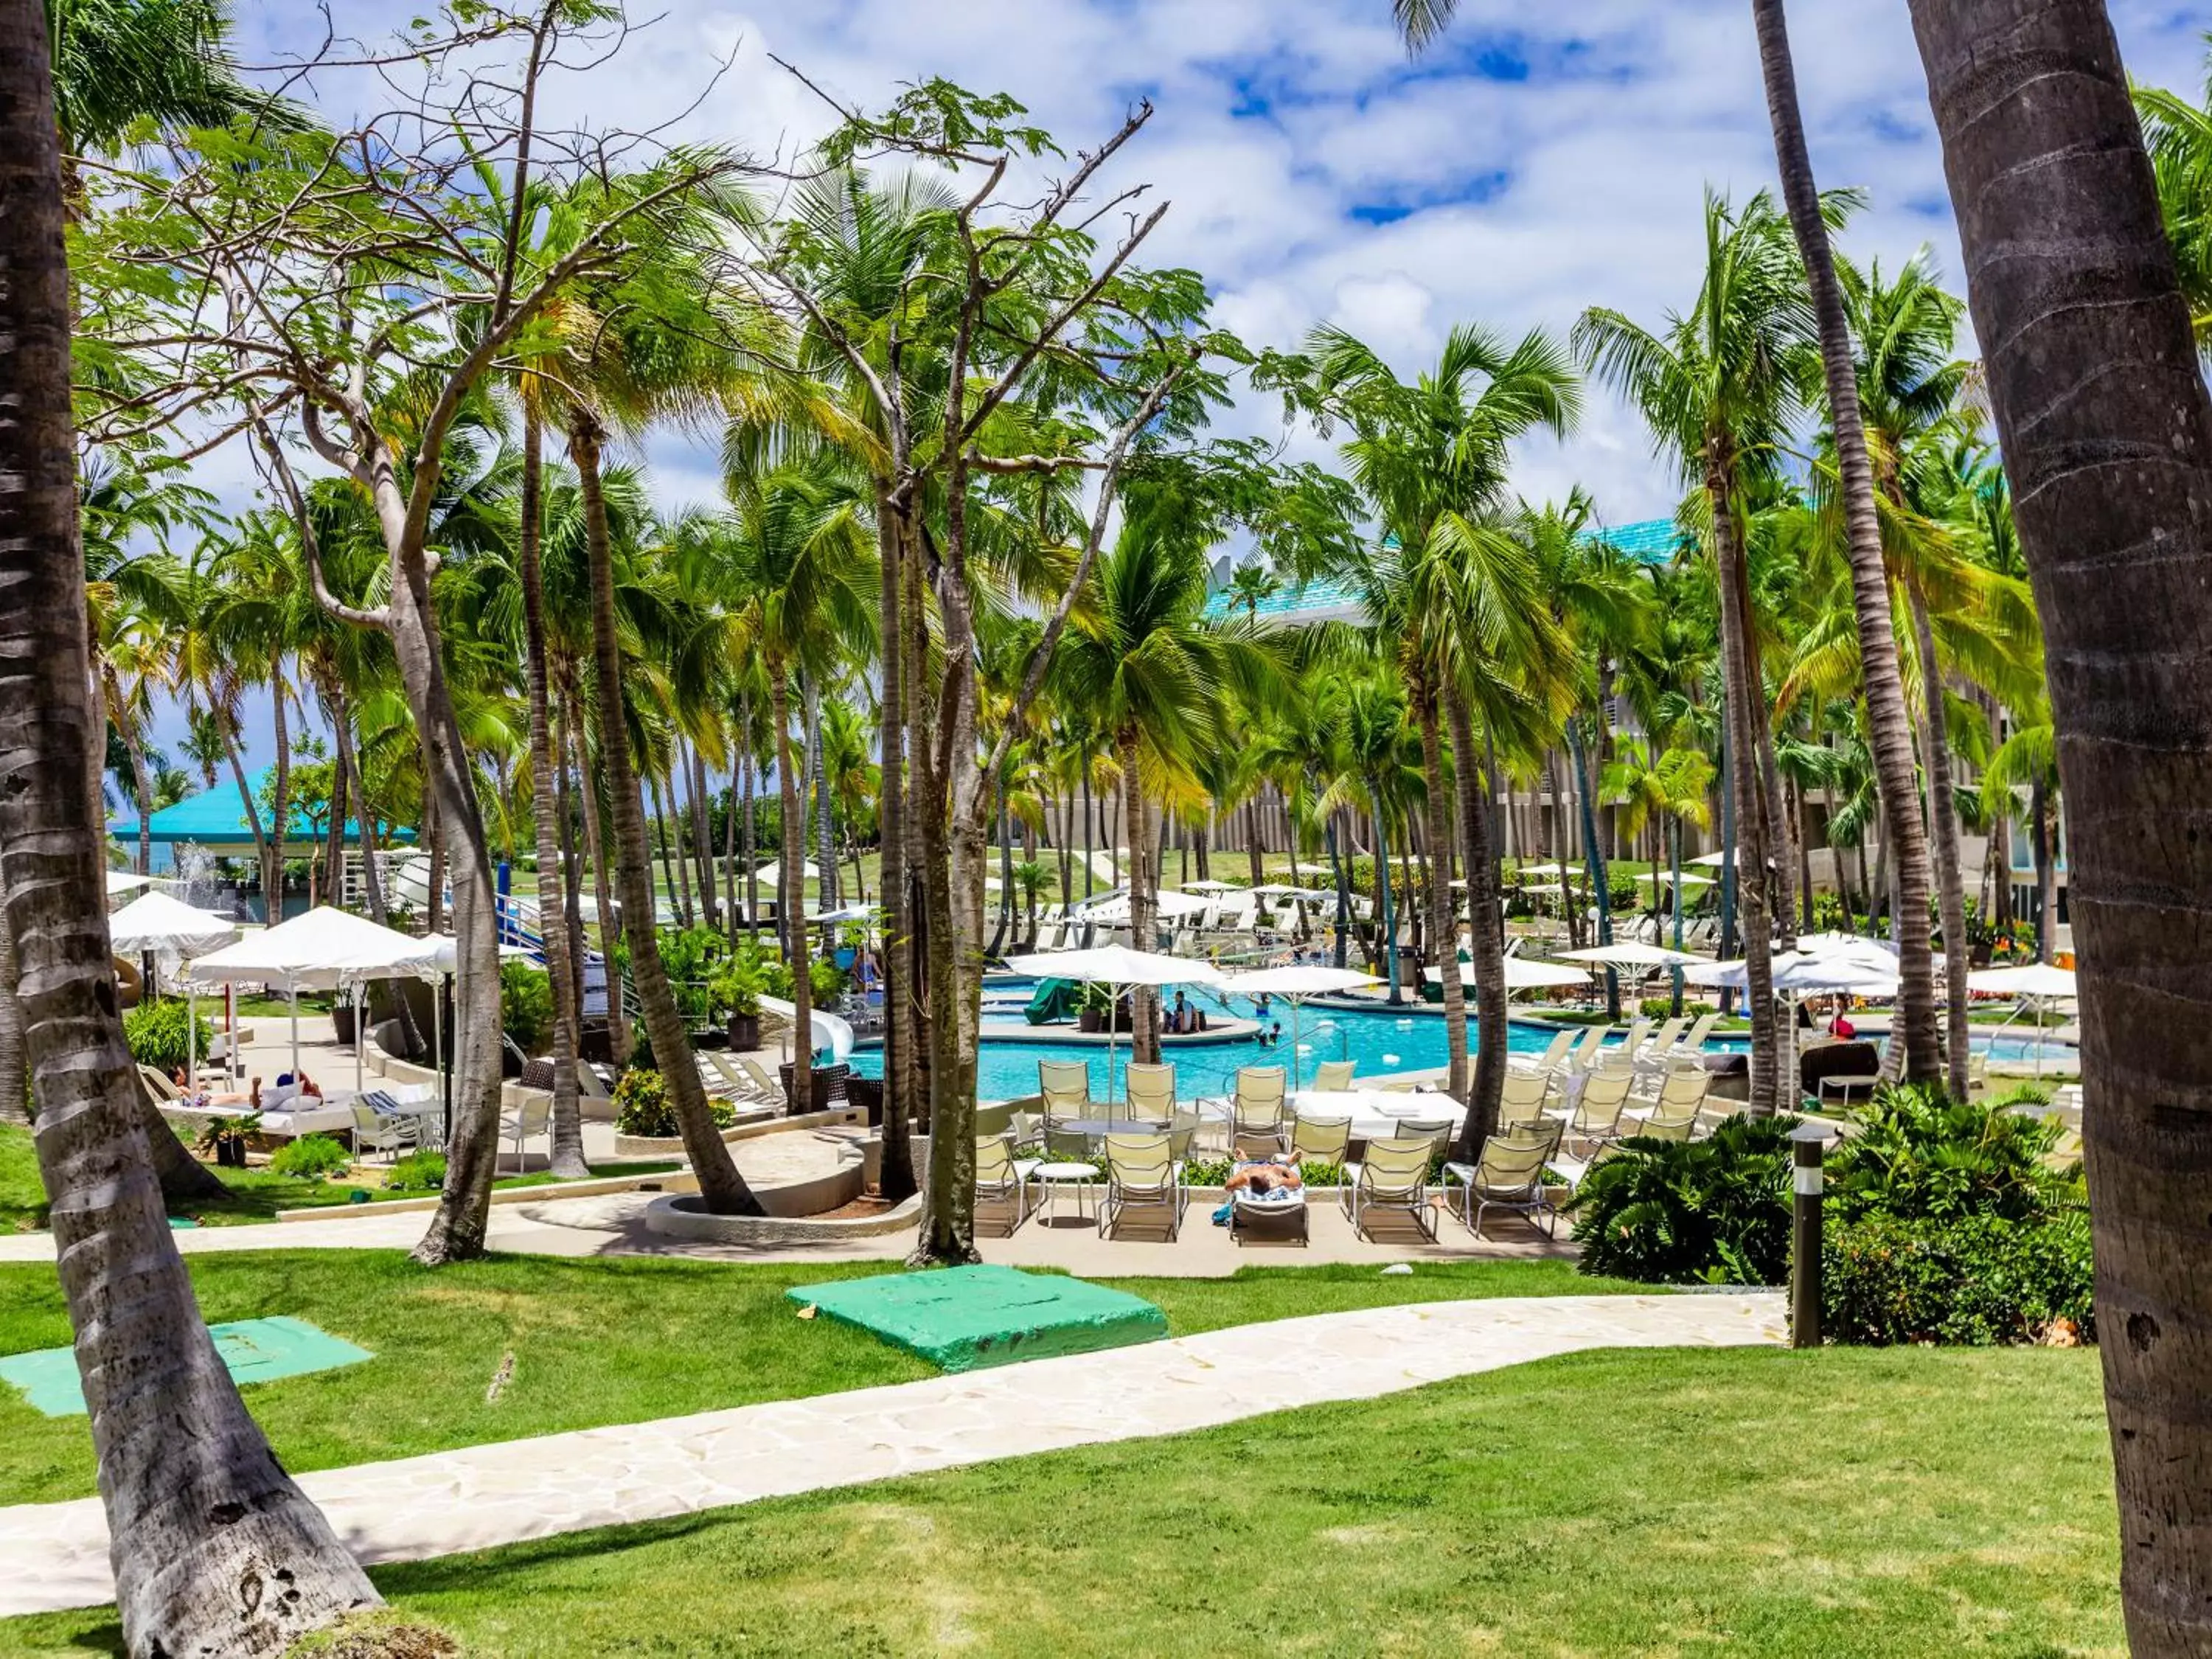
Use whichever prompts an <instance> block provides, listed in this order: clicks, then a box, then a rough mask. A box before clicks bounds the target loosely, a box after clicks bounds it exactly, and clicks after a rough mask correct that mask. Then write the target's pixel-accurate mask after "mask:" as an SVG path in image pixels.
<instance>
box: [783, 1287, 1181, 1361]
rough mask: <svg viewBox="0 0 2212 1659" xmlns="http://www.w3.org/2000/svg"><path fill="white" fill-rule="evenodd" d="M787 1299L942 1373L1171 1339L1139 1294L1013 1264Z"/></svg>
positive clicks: (814, 1290) (807, 1291)
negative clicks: (924, 1361)
mask: <svg viewBox="0 0 2212 1659" xmlns="http://www.w3.org/2000/svg"><path fill="white" fill-rule="evenodd" d="M784 1295H785V1297H787V1298H788V1299H789V1300H791V1301H793V1302H796V1303H799V1304H800V1305H802V1306H811V1307H812V1308H814V1309H815V1310H817V1311H818V1312H820V1313H822V1314H825V1315H827V1316H829V1318H831V1319H836V1320H840V1321H842V1322H844V1323H846V1324H848V1325H857V1326H859V1327H860V1328H861V1329H862V1330H864V1331H869V1332H872V1333H873V1334H875V1335H877V1336H878V1337H880V1338H882V1339H883V1340H884V1341H886V1342H888V1343H890V1345H891V1346H893V1347H895V1348H903V1349H905V1350H906V1351H907V1352H908V1353H914V1354H919V1355H921V1357H922V1358H924V1359H927V1360H928V1361H929V1362H930V1363H931V1364H933V1365H936V1366H938V1367H939V1368H940V1369H942V1370H948V1371H972V1370H981V1368H983V1367H985V1366H987V1365H1010V1364H1013V1363H1014V1362H1015V1361H1016V1360H1019V1359H1048V1358H1052V1357H1053V1356H1054V1355H1056V1354H1064V1353H1092V1352H1097V1350H1099V1349H1101V1348H1119V1347H1123V1346H1127V1345H1128V1344H1130V1343H1132V1342H1154V1341H1158V1340H1159V1339H1160V1338H1162V1337H1164V1336H1165V1335H1166V1334H1168V1318H1167V1316H1166V1315H1165V1314H1164V1313H1162V1312H1161V1311H1160V1310H1158V1308H1156V1307H1154V1306H1153V1305H1152V1304H1151V1303H1149V1302H1147V1301H1146V1300H1144V1299H1143V1298H1142V1297H1134V1296H1131V1295H1129V1294H1128V1293H1127V1291H1113V1290H1109V1289H1107V1288H1106V1287H1105V1286H1104V1285H1092V1284H1089V1283H1087V1282H1085V1280H1083V1279H1066V1278H1062V1277H1060V1276H1059V1275H1057V1274H1042V1273H1023V1272H1021V1271H1020V1270H1019V1269H1018V1268H1014V1267H941V1268H938V1269H935V1270H934V1271H932V1272H929V1273H889V1274H886V1275H884V1277H882V1278H880V1279H842V1280H839V1281H838V1282H836V1283H835V1284H829V1285H800V1286H799V1288H797V1289H796V1290H790V1291H785V1292H784Z"/></svg>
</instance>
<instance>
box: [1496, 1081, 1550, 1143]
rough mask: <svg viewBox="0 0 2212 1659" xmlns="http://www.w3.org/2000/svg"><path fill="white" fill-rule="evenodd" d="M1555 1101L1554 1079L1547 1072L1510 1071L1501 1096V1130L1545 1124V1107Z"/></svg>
mask: <svg viewBox="0 0 2212 1659" xmlns="http://www.w3.org/2000/svg"><path fill="white" fill-rule="evenodd" d="M1551 1098H1552V1079H1551V1076H1550V1074H1549V1073H1544V1072H1508V1073H1506V1074H1505V1078H1504V1086H1503V1087H1502V1088H1501V1089H1500V1090H1499V1091H1498V1127H1499V1128H1501V1129H1508V1128H1516V1127H1521V1126H1522V1125H1525V1124H1531V1123H1541V1122H1543V1121H1546V1120H1545V1117H1544V1108H1545V1107H1546V1105H1547V1104H1548V1103H1550V1101H1551Z"/></svg>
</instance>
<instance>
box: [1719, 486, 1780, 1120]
mask: <svg viewBox="0 0 2212 1659" xmlns="http://www.w3.org/2000/svg"><path fill="white" fill-rule="evenodd" d="M1730 484H1731V479H1730V477H1729V471H1728V464H1727V463H1726V462H1725V461H1720V460H1716V461H1715V462H1714V463H1713V464H1712V465H1711V467H1710V468H1709V470H1708V471H1707V475H1706V481H1705V487H1706V490H1707V493H1708V494H1709V495H1711V499H1712V510H1713V542H1714V546H1713V560H1714V562H1715V564H1716V565H1717V567H1718V568H1719V574H1720V617H1721V626H1720V635H1721V662H1722V675H1723V684H1724V686H1725V688H1726V693H1727V695H1726V697H1725V702H1726V704H1727V718H1728V727H1729V732H1728V735H1729V789H1730V792H1731V794H1732V796H1733V799H1734V800H1735V819H1736V836H1737V842H1736V857H1735V874H1736V892H1737V896H1738V900H1739V902H1740V904H1741V909H1742V927H1743V951H1744V979H1745V984H1746V987H1747V990H1746V994H1745V1001H1746V1003H1747V1010H1746V1012H1747V1013H1748V1014H1749V1016H1750V1019H1751V1091H1750V1099H1749V1101H1748V1103H1747V1110H1748V1111H1749V1112H1750V1114H1751V1115H1753V1116H1755V1117H1763V1116H1766V1115H1771V1113H1772V1112H1773V1111H1774V1109H1775V1107H1776V1103H1777V1100H1778V1095H1779V1090H1780V1086H1781V1082H1782V1079H1781V1078H1780V1075H1779V1073H1780V1069H1781V1054H1780V1048H1779V1037H1780V1032H1779V1031H1778V1030H1777V1028H1776V1025H1775V1019H1774V963H1773V957H1772V949H1773V929H1772V925H1771V921H1770V919H1769V916H1768V914H1767V886H1766V877H1767V869H1768V862H1769V857H1770V851H1769V848H1768V847H1767V845H1766V836H1765V824H1764V822H1763V820H1764V817H1765V812H1764V811H1763V805H1762V802H1761V800H1760V797H1761V796H1762V795H1763V794H1765V786H1764V784H1763V782H1762V781H1761V780H1760V777H1759V744H1758V739H1757V738H1755V737H1754V736H1753V733H1752V730H1751V722H1752V721H1753V719H1755V718H1757V714H1756V710H1757V708H1758V707H1759V703H1758V701H1757V700H1756V697H1755V696H1754V690H1753V686H1752V684H1751V682H1750V678H1749V671H1750V663H1751V656H1750V653H1749V651H1748V650H1747V644H1748V641H1747V640H1746V639H1745V637H1744V623H1745V619H1746V617H1747V605H1746V602H1745V592H1744V590H1745V588H1746V586H1747V583H1748V578H1747V574H1746V570H1745V565H1744V559H1743V550H1742V546H1741V543H1740V542H1739V540H1738V539H1737V536H1736V524H1735V501H1734V500H1733V499H1732V495H1731V489H1730Z"/></svg>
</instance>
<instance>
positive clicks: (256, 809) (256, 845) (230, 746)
mask: <svg viewBox="0 0 2212 1659" xmlns="http://www.w3.org/2000/svg"><path fill="white" fill-rule="evenodd" d="M216 724H217V726H218V728H219V729H220V730H221V732H222V753H223V758H224V759H225V760H227V761H228V762H229V763H230V778H231V781H232V782H233V783H234V784H236V785H237V786H238V798H239V799H240V800H241V801H243V802H244V803H245V804H246V828H247V829H249V830H251V831H252V834H253V857H254V863H255V867H256V868H258V869H259V870H260V871H261V872H263V874H264V878H265V877H266V875H267V872H268V869H269V837H268V835H267V833H266V832H265V831H264V829H262V827H261V803H260V802H259V801H258V800H256V799H254V798H253V791H252V790H251V789H249V788H248V787H246V758H245V757H244V756H242V755H240V753H239V752H238V729H237V726H236V723H235V722H234V720H232V718H231V716H230V715H229V714H228V713H225V712H222V711H220V710H219V711H217V713H216Z"/></svg>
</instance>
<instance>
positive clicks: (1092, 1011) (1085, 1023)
mask: <svg viewBox="0 0 2212 1659" xmlns="http://www.w3.org/2000/svg"><path fill="white" fill-rule="evenodd" d="M1075 1029H1076V1030H1079V1031H1088V1032H1091V1033H1094V1034H1095V1033H1097V1032H1099V1031H1103V1030H1105V1029H1106V1022H1105V1020H1104V1018H1103V1017H1102V1016H1101V1015H1100V1014H1099V1012H1098V1011H1097V1009H1096V1008H1085V1009H1083V1010H1081V1011H1080V1012H1078V1013H1077V1015H1076V1016H1075Z"/></svg>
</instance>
